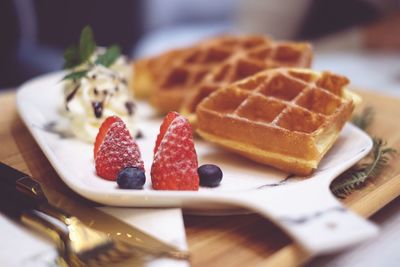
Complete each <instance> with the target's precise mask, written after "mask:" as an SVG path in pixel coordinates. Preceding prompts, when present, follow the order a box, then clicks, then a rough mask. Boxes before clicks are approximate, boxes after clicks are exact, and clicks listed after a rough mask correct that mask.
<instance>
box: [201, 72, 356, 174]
mask: <svg viewBox="0 0 400 267" xmlns="http://www.w3.org/2000/svg"><path fill="white" fill-rule="evenodd" d="M348 82H349V81H348V79H347V78H345V77H343V76H340V75H336V74H333V73H330V72H316V71H312V70H309V69H297V68H278V69H271V70H266V71H263V72H259V73H257V74H256V75H254V76H251V77H249V78H246V79H244V80H241V81H238V82H236V83H233V84H231V85H229V86H226V87H223V88H220V89H218V90H217V91H215V92H214V93H212V94H211V95H209V96H208V97H207V98H205V99H204V100H203V101H202V102H201V103H200V104H199V105H198V107H197V111H196V115H197V127H198V128H197V132H198V134H199V135H200V136H202V137H203V138H204V139H206V140H209V141H211V142H214V143H216V144H218V145H221V146H223V147H225V148H227V149H229V150H232V151H234V152H237V153H239V154H241V155H243V156H245V157H247V158H250V159H252V160H254V161H257V162H260V163H264V164H267V165H271V166H274V167H276V168H278V169H281V170H283V171H286V172H289V173H293V174H297V175H302V176H303V175H309V174H310V173H311V172H312V171H313V170H314V169H316V168H317V166H318V164H319V162H320V160H321V158H322V157H323V156H324V154H325V153H326V152H327V151H328V150H329V148H330V147H331V146H332V145H333V143H334V142H335V140H336V139H337V137H338V135H339V133H340V130H341V129H342V127H343V125H344V124H345V122H346V121H347V120H348V119H349V118H350V116H351V114H352V112H353V109H354V106H355V104H356V103H358V102H359V101H360V98H359V97H358V96H357V95H356V94H354V93H352V92H350V91H348V90H347V89H346V88H345V87H346V85H347V84H348Z"/></svg>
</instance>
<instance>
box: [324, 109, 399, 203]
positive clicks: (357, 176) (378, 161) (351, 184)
mask: <svg viewBox="0 0 400 267" xmlns="http://www.w3.org/2000/svg"><path fill="white" fill-rule="evenodd" d="M373 114H374V113H373V109H372V108H371V107H368V108H365V109H364V110H363V111H362V112H361V113H360V114H359V115H356V116H354V118H353V120H352V122H353V123H354V125H356V126H358V127H359V128H361V129H363V130H366V129H367V128H368V127H369V126H370V125H371V124H372V121H373ZM373 142H374V144H373V147H372V150H371V152H370V153H369V154H368V156H367V157H366V159H365V160H364V161H362V162H360V163H358V164H356V165H355V166H353V167H352V168H350V169H349V170H347V171H345V172H344V173H343V174H341V175H340V176H339V177H338V178H336V179H335V180H334V181H333V182H332V184H331V186H330V188H331V191H332V192H333V194H334V195H335V196H337V197H339V198H345V197H346V196H347V195H349V194H350V193H351V192H352V191H354V190H356V189H359V188H361V187H363V186H364V185H365V184H366V182H367V181H368V180H370V179H372V178H374V177H378V176H379V174H380V173H381V172H382V170H383V169H384V168H385V167H386V166H387V165H388V163H389V160H390V157H391V156H393V155H394V154H395V153H396V150H395V149H394V148H391V147H387V146H386V143H385V142H384V141H383V140H382V139H380V138H376V137H374V138H373Z"/></svg>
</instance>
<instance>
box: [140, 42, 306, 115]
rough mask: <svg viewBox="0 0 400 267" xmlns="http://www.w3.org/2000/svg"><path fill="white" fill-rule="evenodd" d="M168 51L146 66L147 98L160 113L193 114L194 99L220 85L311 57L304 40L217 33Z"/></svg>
mask: <svg viewBox="0 0 400 267" xmlns="http://www.w3.org/2000/svg"><path fill="white" fill-rule="evenodd" d="M170 53H171V52H168V53H166V54H163V55H161V56H158V57H155V58H152V59H150V62H152V64H153V67H152V68H151V70H149V69H150V68H147V70H149V71H147V73H151V75H149V76H151V77H153V83H152V85H147V86H146V87H147V88H148V90H150V95H151V96H150V102H151V103H152V105H153V106H154V107H155V108H156V109H157V110H158V111H159V112H160V113H166V112H168V111H170V110H176V111H180V112H182V113H183V114H193V113H194V111H195V108H196V106H197V104H198V103H199V102H200V101H201V100H202V99H203V98H204V97H206V96H207V95H208V94H210V93H211V92H213V91H214V90H216V89H217V88H219V87H221V86H225V85H227V84H229V83H232V82H234V81H237V80H239V79H243V78H246V77H248V76H250V75H253V74H255V73H256V72H259V71H262V70H265V69H269V68H275V67H281V66H296V67H309V66H310V64H311V59H312V52H311V46H310V45H309V44H308V43H295V42H277V41H273V40H271V39H270V38H268V37H265V36H257V35H251V36H221V37H216V38H212V39H209V40H206V41H203V42H201V43H199V44H196V45H194V46H192V47H189V48H186V49H180V50H174V51H173V52H172V53H173V55H172V56H171V55H170ZM150 65H151V64H150ZM154 66H156V67H154ZM140 68H141V66H140V65H137V71H138V72H137V73H136V76H135V77H138V78H139V80H140V76H141V74H140V73H141V70H140ZM145 72H146V71H145ZM139 88H140V86H139Z"/></svg>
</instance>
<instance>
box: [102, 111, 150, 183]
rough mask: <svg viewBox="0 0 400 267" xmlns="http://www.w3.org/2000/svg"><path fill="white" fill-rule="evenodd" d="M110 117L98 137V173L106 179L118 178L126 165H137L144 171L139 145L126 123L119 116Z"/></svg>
mask: <svg viewBox="0 0 400 267" xmlns="http://www.w3.org/2000/svg"><path fill="white" fill-rule="evenodd" d="M111 118H114V117H111ZM108 119H109V118H107V120H106V122H105V123H106V124H105V125H104V128H103V127H101V128H103V129H100V131H99V134H98V136H97V138H96V143H97V145H98V148H97V150H96V148H95V152H94V153H95V163H96V173H97V174H98V175H99V176H100V177H102V178H104V179H107V180H116V178H117V175H118V173H119V172H120V171H121V170H122V169H124V168H126V167H137V168H139V169H142V170H143V171H144V164H143V160H142V158H141V155H140V151H139V147H138V145H137V144H136V142H135V140H134V139H133V138H132V136H131V135H130V134H129V130H128V129H127V128H126V126H125V123H124V122H123V121H122V120H121V119H119V118H118V117H115V118H114V119H110V120H108ZM112 121H113V122H112ZM102 130H103V131H102ZM104 132H105V133H104Z"/></svg>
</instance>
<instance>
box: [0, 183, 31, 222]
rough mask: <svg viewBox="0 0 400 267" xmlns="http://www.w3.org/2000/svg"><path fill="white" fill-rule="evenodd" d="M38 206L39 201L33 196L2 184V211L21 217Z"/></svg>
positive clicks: (17, 217)
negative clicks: (33, 199) (33, 198)
mask: <svg viewBox="0 0 400 267" xmlns="http://www.w3.org/2000/svg"><path fill="white" fill-rule="evenodd" d="M36 206H37V202H35V201H32V198H30V197H28V196H26V195H25V194H22V193H21V192H19V191H18V190H17V189H16V188H14V187H11V186H7V185H1V186H0V211H2V212H4V213H5V214H7V215H9V216H10V217H13V218H14V219H19V218H20V216H21V214H22V213H23V212H25V211H27V210H32V209H34V208H35V207H36Z"/></svg>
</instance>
